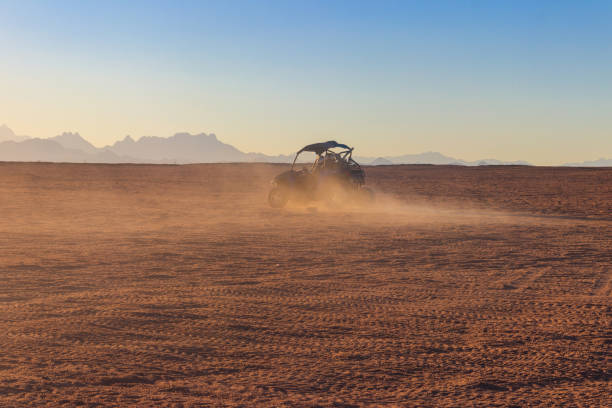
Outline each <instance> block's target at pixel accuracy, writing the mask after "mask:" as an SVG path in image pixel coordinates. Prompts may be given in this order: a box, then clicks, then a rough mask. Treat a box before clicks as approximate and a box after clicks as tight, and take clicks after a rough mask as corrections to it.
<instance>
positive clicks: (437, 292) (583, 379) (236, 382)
mask: <svg viewBox="0 0 612 408" xmlns="http://www.w3.org/2000/svg"><path fill="white" fill-rule="evenodd" d="M284 168H285V167H284V166H282V165H263V164H214V165H212V164H211V165H186V166H171V165H167V166H165V165H83V164H80V165H79V164H44V163H35V164H27V163H0V209H1V210H2V215H3V217H2V218H0V232H2V234H1V235H0V248H1V251H0V279H1V280H2V284H1V285H0V321H1V327H2V330H0V350H2V352H1V353H0V406H23V407H26V406H28V407H29V406H62V405H65V406H126V405H133V406H143V407H144V406H147V407H148V406H324V407H327V406H329V407H331V406H344V407H349V406H362V405H370V404H372V405H394V406H469V405H478V406H513V405H514V406H529V405H546V406H551V405H553V406H609V405H612V398H611V397H610V395H612V385H611V384H610V379H611V374H612V370H611V369H610V367H611V358H610V356H611V353H610V347H611V344H612V332H611V330H610V328H611V323H612V320H611V319H612V317H611V316H612V302H611V297H610V296H611V294H612V293H611V292H612V275H611V274H612V170H611V169H575V168H531V167H478V168H466V167H454V166H383V167H372V168H368V169H367V174H368V183H370V184H371V185H372V186H374V188H375V189H376V190H377V191H378V193H379V200H378V203H377V204H376V205H375V206H374V207H372V208H368V209H360V208H324V207H318V208H316V209H315V208H306V207H300V206H292V207H289V208H287V209H285V210H282V211H277V210H272V209H270V208H268V206H267V203H266V192H267V188H268V182H269V180H270V179H271V178H272V177H273V176H274V175H275V174H277V173H278V172H280V171H282V170H283V169H284Z"/></svg>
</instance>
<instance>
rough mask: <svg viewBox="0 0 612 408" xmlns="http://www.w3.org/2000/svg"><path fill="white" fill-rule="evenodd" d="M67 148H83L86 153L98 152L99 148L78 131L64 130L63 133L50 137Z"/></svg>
mask: <svg viewBox="0 0 612 408" xmlns="http://www.w3.org/2000/svg"><path fill="white" fill-rule="evenodd" d="M50 139H51V140H53V141H55V142H57V143H59V144H61V145H62V146H63V147H65V148H66V149H73V150H81V151H83V152H85V153H96V152H97V150H98V149H97V148H96V147H95V146H94V145H92V144H91V143H89V142H88V141H87V140H85V139H84V138H83V137H82V136H81V135H80V134H79V133H78V132H63V133H62V134H61V135H57V136H55V137H52V138H50Z"/></svg>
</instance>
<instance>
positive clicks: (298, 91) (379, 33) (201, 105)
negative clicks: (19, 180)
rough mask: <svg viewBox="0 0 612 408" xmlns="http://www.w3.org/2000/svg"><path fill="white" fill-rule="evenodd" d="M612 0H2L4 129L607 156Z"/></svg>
mask: <svg viewBox="0 0 612 408" xmlns="http://www.w3.org/2000/svg"><path fill="white" fill-rule="evenodd" d="M611 21H612V2H610V1H601V2H598V1H588V0H587V1H552V0H551V1H541V2H538V1H507V2H504V1H459V0H456V1H447V2H445V1H419V2H413V1H371V2H361V1H356V0H352V1H320V2H319V1H306V0H305V1H289V0H285V1H266V0H258V1H221V0H219V1H216V2H206V1H193V2H190V1H167V2H163V1H151V0H148V1H62V0H57V1H27V0H15V1H5V0H0V61H1V62H0V124H1V123H6V124H7V125H8V126H9V127H11V128H12V129H13V130H14V131H15V132H16V133H18V134H26V135H30V136H33V137H49V136H54V135H56V134H59V133H61V132H63V131H78V132H80V133H81V135H82V136H84V137H85V138H87V139H88V140H90V141H91V142H92V143H94V144H96V145H98V146H103V145H105V144H110V143H112V142H114V141H115V140H117V139H120V138H123V137H124V136H125V135H127V134H130V135H132V136H133V137H135V138H137V137H140V136H144V135H155V136H169V135H171V134H174V133H176V132H180V131H188V132H192V133H199V132H206V133H216V134H217V136H218V137H219V139H221V140H223V141H225V142H227V143H230V144H232V145H234V146H236V147H238V148H239V149H241V150H243V151H260V152H264V153H268V154H277V153H289V152H292V151H295V150H296V149H297V148H298V147H300V146H302V145H304V144H307V143H310V142H314V141H319V140H328V139H336V140H338V141H342V142H345V143H348V144H350V145H352V146H355V147H356V148H357V151H358V152H359V154H360V155H368V156H379V155H396V154H403V153H420V152H423V151H439V152H442V153H444V154H447V155H451V156H454V157H457V158H461V159H465V160H476V159H482V158H498V159H502V160H517V159H522V160H528V161H530V162H532V163H535V164H558V163H562V162H567V161H583V160H590V159H596V158H599V157H612V24H611Z"/></svg>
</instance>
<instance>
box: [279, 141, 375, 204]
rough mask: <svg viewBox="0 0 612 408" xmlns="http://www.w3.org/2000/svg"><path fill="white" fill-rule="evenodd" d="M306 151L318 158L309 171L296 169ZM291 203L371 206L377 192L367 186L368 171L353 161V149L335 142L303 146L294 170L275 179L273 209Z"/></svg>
mask: <svg viewBox="0 0 612 408" xmlns="http://www.w3.org/2000/svg"><path fill="white" fill-rule="evenodd" d="M332 149H336V151H334V150H332ZM303 152H313V153H315V154H316V159H315V160H314V162H313V163H312V166H311V167H310V168H307V167H304V168H302V169H300V170H296V162H297V160H298V157H299V156H300V154H302V153H303ZM289 200H295V201H301V202H309V201H325V202H327V203H329V204H334V203H335V204H340V203H341V202H346V201H350V202H353V203H368V202H371V201H373V200H374V193H373V191H372V190H371V189H369V188H368V187H366V186H365V172H364V171H363V169H362V168H361V166H360V165H359V164H358V163H357V162H356V161H355V160H353V148H352V147H348V146H347V145H345V144H341V143H337V142H336V141H333V140H332V141H329V142H324V143H314V144H310V145H308V146H305V147H303V148H302V149H301V150H300V151H298V152H297V154H296V155H295V158H294V159H293V163H292V164H291V169H290V170H287V171H285V172H283V173H281V174H279V175H278V176H276V177H275V178H274V180H272V189H271V190H270V192H269V194H268V202H269V204H270V206H271V207H273V208H282V207H284V206H285V205H286V204H287V202H289Z"/></svg>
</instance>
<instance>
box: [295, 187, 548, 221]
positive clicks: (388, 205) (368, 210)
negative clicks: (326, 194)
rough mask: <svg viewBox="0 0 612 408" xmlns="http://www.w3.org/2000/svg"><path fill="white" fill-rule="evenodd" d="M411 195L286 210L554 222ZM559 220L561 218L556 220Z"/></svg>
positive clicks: (353, 217)
mask: <svg viewBox="0 0 612 408" xmlns="http://www.w3.org/2000/svg"><path fill="white" fill-rule="evenodd" d="M410 199H411V198H410V197H406V198H403V199H402V198H399V197H397V196H394V195H391V194H388V193H385V192H382V191H375V200H374V201H373V202H370V203H362V202H361V203H360V202H356V201H355V200H346V201H342V202H334V203H326V202H318V201H317V202H309V203H300V202H291V203H289V205H288V206H287V207H286V209H285V211H287V212H290V213H300V214H317V215H319V216H333V217H336V218H339V219H345V220H346V221H347V222H355V221H357V222H360V223H367V224H380V225H383V224H396V225H400V224H470V225H476V224H491V223H496V224H526V223H534V222H538V223H542V222H553V221H552V220H546V219H539V218H538V217H535V216H534V215H531V214H522V213H514V212H508V211H501V210H494V209H485V208H478V207H476V206H471V205H470V204H469V203H462V204H457V205H455V206H453V205H451V204H445V205H443V204H440V203H431V202H427V201H423V199H422V198H420V199H418V201H416V200H415V201H414V202H410ZM554 221H558V220H554Z"/></svg>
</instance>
